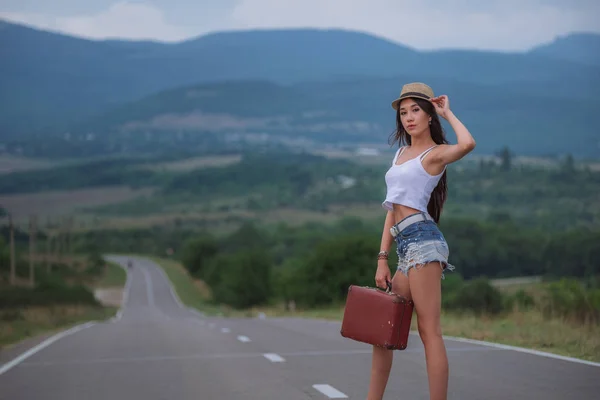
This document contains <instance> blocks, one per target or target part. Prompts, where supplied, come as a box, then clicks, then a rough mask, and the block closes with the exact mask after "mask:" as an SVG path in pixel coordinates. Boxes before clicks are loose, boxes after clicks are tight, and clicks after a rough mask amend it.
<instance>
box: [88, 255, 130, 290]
mask: <svg viewBox="0 0 600 400" xmlns="http://www.w3.org/2000/svg"><path fill="white" fill-rule="evenodd" d="M126 281H127V273H126V272H125V270H124V269H123V268H121V267H120V266H119V265H118V264H116V263H113V262H111V261H109V262H107V263H106V269H105V271H104V274H103V275H102V277H101V278H100V280H99V281H98V282H97V283H96V284H95V285H94V286H95V287H96V288H110V287H121V288H122V287H124V286H125V282H126Z"/></svg>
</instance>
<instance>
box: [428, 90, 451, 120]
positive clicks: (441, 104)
mask: <svg viewBox="0 0 600 400" xmlns="http://www.w3.org/2000/svg"><path fill="white" fill-rule="evenodd" d="M430 101H431V103H432V104H433V107H434V108H435V111H436V112H437V113H438V115H439V116H441V117H442V118H444V119H448V114H449V113H450V100H449V99H448V96H446V95H445V94H444V95H442V96H438V97H434V98H432V99H431V100H430Z"/></svg>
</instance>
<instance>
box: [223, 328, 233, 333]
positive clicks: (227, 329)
mask: <svg viewBox="0 0 600 400" xmlns="http://www.w3.org/2000/svg"><path fill="white" fill-rule="evenodd" d="M221 332H223V333H229V332H231V331H230V330H229V328H221Z"/></svg>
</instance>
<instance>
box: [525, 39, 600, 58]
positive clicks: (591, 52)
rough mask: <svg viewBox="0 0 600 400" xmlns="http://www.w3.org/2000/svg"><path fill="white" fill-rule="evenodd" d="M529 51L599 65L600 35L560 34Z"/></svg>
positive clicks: (534, 53)
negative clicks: (549, 41)
mask: <svg viewBox="0 0 600 400" xmlns="http://www.w3.org/2000/svg"><path fill="white" fill-rule="evenodd" d="M529 53H530V54H533V55H543V56H548V57H552V58H556V59H561V60H568V61H575V62H579V63H586V64H589V65H595V66H600V35H598V34H593V33H574V34H571V35H566V36H561V37H559V38H557V39H555V40H554V41H552V42H551V43H547V44H544V45H540V46H537V47H534V48H533V49H532V50H531V51H530V52H529Z"/></svg>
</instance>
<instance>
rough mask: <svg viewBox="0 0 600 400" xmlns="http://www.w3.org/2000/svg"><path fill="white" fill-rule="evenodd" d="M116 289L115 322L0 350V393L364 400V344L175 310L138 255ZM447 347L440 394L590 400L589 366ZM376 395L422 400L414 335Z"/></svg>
mask: <svg viewBox="0 0 600 400" xmlns="http://www.w3.org/2000/svg"><path fill="white" fill-rule="evenodd" d="M117 261H119V262H124V259H122V258H118V259H117ZM127 286H128V290H127V294H126V296H125V305H124V307H123V309H122V314H121V315H119V318H115V319H113V320H111V321H106V322H101V323H96V324H89V325H83V327H81V326H80V327H77V328H75V330H74V331H70V332H67V334H63V336H62V337H59V338H58V340H55V341H54V342H53V343H51V344H50V345H47V346H45V344H44V343H46V342H41V345H42V346H45V347H43V348H41V349H40V348H39V347H38V348H36V347H33V348H32V349H30V350H29V353H25V355H24V356H22V357H21V359H18V358H15V357H18V356H19V354H6V353H5V354H1V353H0V361H1V362H2V363H4V364H3V366H0V398H1V399H3V400H4V399H11V400H12V399H14V400H16V399H19V400H20V399H23V400H38V399H45V400H49V399H60V400H69V399H73V400H74V399H77V400H80V399H85V400H99V399H111V400H115V399H128V400H135V399H140V400H142V399H143V400H150V399H152V400H154V399H168V400H179V399H181V400H186V399H194V400H197V399H228V400H236V399H245V400H249V399H278V400H297V399H298V400H299V399H329V398H350V399H364V398H365V396H366V391H367V386H368V378H369V367H370V349H369V346H367V345H363V344H361V343H357V342H354V341H351V340H349V339H345V338H342V337H341V336H340V334H339V329H340V323H339V322H328V321H321V320H303V319H294V318H273V319H271V318H266V319H261V318H255V319H226V318H212V317H211V318H209V317H203V316H202V315H199V314H198V313H195V312H193V311H191V310H189V309H187V308H185V307H183V306H181V305H180V304H179V302H178V301H177V299H176V298H175V296H174V295H173V293H172V291H171V287H170V284H169V282H168V280H167V279H166V277H165V275H164V274H163V273H162V270H161V269H160V268H159V267H157V266H156V265H155V264H152V263H151V262H149V261H144V260H138V261H136V265H135V266H134V269H133V270H132V271H131V272H130V274H129V279H128V285H127ZM34 344H35V343H32V344H31V345H32V346H33V345H34ZM447 348H448V356H449V358H450V375H451V376H450V388H449V389H450V394H449V398H450V399H461V400H469V399H486V400H493V399H502V400H507V399H511V400H517V399H527V400H532V399H544V400H554V399H567V398H569V397H571V398H574V399H578V400H582V399H598V398H600V366H598V365H591V364H584V363H577V362H572V361H568V360H563V359H554V358H549V357H544V356H541V355H537V354H530V353H523V352H518V351H514V350H512V349H504V348H497V347H490V346H484V345H479V344H474V343H470V342H463V341H455V340H450V339H448V340H447ZM9 351H10V350H9ZM12 351H15V350H14V349H13V350H12ZM25 351H27V349H19V352H20V354H23V352H25ZM9 355H10V357H9ZM19 361H20V362H19ZM385 399H413V400H415V399H428V392H427V375H426V370H425V361H424V354H423V347H422V345H421V343H420V341H419V338H418V336H416V335H412V336H411V337H410V340H409V347H408V349H407V350H405V351H402V352H396V355H395V360H394V366H393V370H392V375H391V377H390V383H389V386H388V391H387V393H386V396H385Z"/></svg>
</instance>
